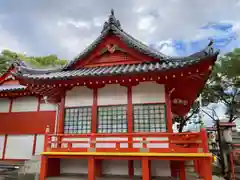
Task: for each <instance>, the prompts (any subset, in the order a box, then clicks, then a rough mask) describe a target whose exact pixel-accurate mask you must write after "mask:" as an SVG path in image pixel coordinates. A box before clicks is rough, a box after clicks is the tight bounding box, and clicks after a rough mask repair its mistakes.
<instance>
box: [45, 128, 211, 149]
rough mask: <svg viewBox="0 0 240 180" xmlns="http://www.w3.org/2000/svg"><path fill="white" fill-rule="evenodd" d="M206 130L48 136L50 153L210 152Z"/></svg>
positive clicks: (46, 145)
mask: <svg viewBox="0 0 240 180" xmlns="http://www.w3.org/2000/svg"><path fill="white" fill-rule="evenodd" d="M206 137H207V134H206V131H205V130H201V132H195V133H121V134H98V133H96V134H46V136H45V147H44V151H48V152H155V153H176V152H177V153H197V152H208V145H207V139H206Z"/></svg>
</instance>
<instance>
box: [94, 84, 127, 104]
mask: <svg viewBox="0 0 240 180" xmlns="http://www.w3.org/2000/svg"><path fill="white" fill-rule="evenodd" d="M119 104H127V88H126V87H123V86H120V85H119V84H110V85H106V86H105V87H103V88H100V89H98V105H119Z"/></svg>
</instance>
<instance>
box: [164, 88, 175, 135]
mask: <svg viewBox="0 0 240 180" xmlns="http://www.w3.org/2000/svg"><path fill="white" fill-rule="evenodd" d="M170 95H171V92H169V90H168V88H167V87H165V102H166V118H167V131H168V132H169V133H172V132H173V129H172V101H171V97H170Z"/></svg>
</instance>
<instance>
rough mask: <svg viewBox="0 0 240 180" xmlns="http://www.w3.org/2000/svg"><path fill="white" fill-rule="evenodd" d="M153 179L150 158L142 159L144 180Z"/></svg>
mask: <svg viewBox="0 0 240 180" xmlns="http://www.w3.org/2000/svg"><path fill="white" fill-rule="evenodd" d="M150 179H151V161H150V160H149V159H148V157H143V158H142V180H150Z"/></svg>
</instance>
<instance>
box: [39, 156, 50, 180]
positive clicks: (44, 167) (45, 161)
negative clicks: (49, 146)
mask: <svg viewBox="0 0 240 180" xmlns="http://www.w3.org/2000/svg"><path fill="white" fill-rule="evenodd" d="M47 171H48V158H47V156H44V155H42V156H41V167H40V177H39V180H46V178H47Z"/></svg>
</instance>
